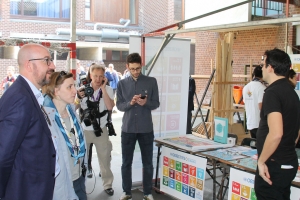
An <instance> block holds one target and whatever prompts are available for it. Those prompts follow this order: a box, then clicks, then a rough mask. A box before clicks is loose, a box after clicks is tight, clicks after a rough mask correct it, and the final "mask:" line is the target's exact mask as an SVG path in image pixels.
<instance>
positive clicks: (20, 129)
mask: <svg viewBox="0 0 300 200" xmlns="http://www.w3.org/2000/svg"><path fill="white" fill-rule="evenodd" d="M26 104H28V98H26V97H25V96H23V95H19V96H18V94H16V95H15V96H14V98H12V99H11V100H10V101H9V102H8V103H6V105H5V107H4V106H3V107H2V108H1V115H0V163H1V164H0V198H3V197H4V196H5V190H6V187H7V183H8V180H9V177H10V174H11V171H12V168H13V165H14V161H15V157H16V155H17V152H18V149H19V147H20V145H21V143H22V141H23V139H24V137H25V135H26V133H27V132H26V130H27V128H28V126H29V125H30V120H31V116H30V115H31V112H28V111H29V109H27V108H29V106H28V105H27V106H26Z"/></svg>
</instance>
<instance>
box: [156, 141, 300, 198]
mask: <svg viewBox="0 0 300 200" xmlns="http://www.w3.org/2000/svg"><path fill="white" fill-rule="evenodd" d="M154 141H155V142H156V146H158V154H157V160H156V162H157V165H156V174H155V186H154V189H155V190H156V191H157V190H158V191H159V188H158V182H157V181H158V171H159V158H160V155H161V152H160V150H161V147H162V146H166V147H169V148H172V149H175V150H177V151H180V152H184V153H187V154H192V155H196V156H200V157H204V158H206V159H207V160H209V161H210V163H211V166H212V172H211V169H208V168H207V167H206V172H207V173H208V174H209V176H210V177H211V178H212V179H213V200H215V199H216V198H217V197H218V199H224V196H225V193H226V190H227V188H228V182H227V186H225V185H224V184H225V180H226V179H228V177H229V170H228V169H229V167H234V168H238V169H241V170H244V171H246V172H248V173H255V172H256V166H257V160H255V159H253V158H251V156H253V155H255V154H257V151H256V150H254V149H251V148H248V147H241V146H235V147H227V148H223V149H220V148H219V147H214V148H207V149H201V150H197V151H195V150H191V149H188V148H183V147H179V146H178V145H176V144H174V145H172V144H171V143H169V142H166V141H164V140H162V139H160V138H158V139H155V140H154ZM296 151H297V155H298V157H299V158H300V149H297V150H296ZM230 152H231V153H230ZM217 168H219V169H220V170H221V171H222V173H223V174H222V179H221V182H220V183H218V182H217V181H216V169H217ZM228 181H229V180H228ZM217 184H218V185H219V186H220V189H219V191H218V195H217V194H216V185H217ZM292 186H295V187H297V188H300V182H295V181H293V182H292ZM224 188H225V190H224ZM220 195H221V196H220Z"/></svg>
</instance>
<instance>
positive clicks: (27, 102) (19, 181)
mask: <svg viewBox="0 0 300 200" xmlns="http://www.w3.org/2000/svg"><path fill="white" fill-rule="evenodd" d="M54 173H55V149H54V146H53V142H52V138H51V133H50V131H49V128H48V125H47V122H46V120H45V118H44V115H43V113H42V111H41V109H40V106H39V104H38V102H37V100H36V97H35V96H34V94H33V92H32V90H31V89H30V87H29V85H28V83H27V82H26V81H25V79H24V78H23V77H21V76H19V77H18V78H17V80H16V81H15V82H14V83H13V84H12V86H11V87H10V88H9V89H8V90H7V91H6V92H5V93H4V95H3V96H2V98H1V99H0V198H2V199H5V200H20V199H22V200H27V199H28V200H35V199H36V200H42V199H43V200H48V199H49V200H52V196H53V188H54Z"/></svg>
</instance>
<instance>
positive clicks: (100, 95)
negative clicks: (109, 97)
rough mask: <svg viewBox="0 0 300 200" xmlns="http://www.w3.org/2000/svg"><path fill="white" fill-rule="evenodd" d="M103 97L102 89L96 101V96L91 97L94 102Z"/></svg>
mask: <svg viewBox="0 0 300 200" xmlns="http://www.w3.org/2000/svg"><path fill="white" fill-rule="evenodd" d="M101 97H102V90H101V88H100V89H99V92H98V95H97V97H96V99H95V97H94V95H93V96H91V98H92V99H93V101H94V102H95V101H98V100H99V99H100V98H101Z"/></svg>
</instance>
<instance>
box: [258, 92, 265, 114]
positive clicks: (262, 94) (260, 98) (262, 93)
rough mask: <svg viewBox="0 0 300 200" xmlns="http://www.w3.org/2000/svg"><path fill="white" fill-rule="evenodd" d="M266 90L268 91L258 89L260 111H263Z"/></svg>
mask: <svg viewBox="0 0 300 200" xmlns="http://www.w3.org/2000/svg"><path fill="white" fill-rule="evenodd" d="M265 89H266V87H260V88H259V89H258V96H257V98H258V99H257V102H258V108H259V110H261V107H262V101H263V97H264V93H265Z"/></svg>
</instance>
